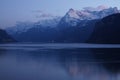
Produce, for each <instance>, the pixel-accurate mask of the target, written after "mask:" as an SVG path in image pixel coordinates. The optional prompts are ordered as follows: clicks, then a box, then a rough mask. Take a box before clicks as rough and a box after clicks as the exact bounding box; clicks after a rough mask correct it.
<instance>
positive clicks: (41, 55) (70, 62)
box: [0, 44, 120, 80]
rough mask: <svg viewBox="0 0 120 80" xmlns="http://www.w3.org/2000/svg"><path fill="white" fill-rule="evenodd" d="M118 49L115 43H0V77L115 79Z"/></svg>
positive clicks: (6, 79) (21, 79) (10, 79)
mask: <svg viewBox="0 0 120 80" xmlns="http://www.w3.org/2000/svg"><path fill="white" fill-rule="evenodd" d="M112 47H113V48H112ZM119 48H120V45H119V44H118V45H102V44H100V45H98V44H0V80H119V79H120V75H119V74H120V73H119V58H118V57H117V56H119V55H120V54H119V53H120V49H119Z"/></svg>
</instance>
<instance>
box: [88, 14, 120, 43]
mask: <svg viewBox="0 0 120 80" xmlns="http://www.w3.org/2000/svg"><path fill="white" fill-rule="evenodd" d="M88 42H90V43H106V44H107V43H110V44H114V43H115V44H117V43H120V13H117V14H113V15H110V16H107V17H105V18H103V19H101V20H100V21H98V22H97V23H96V24H95V29H94V31H93V33H92V35H91V37H90V39H89V40H88Z"/></svg>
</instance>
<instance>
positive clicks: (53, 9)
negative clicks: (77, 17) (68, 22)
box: [0, 0, 120, 28]
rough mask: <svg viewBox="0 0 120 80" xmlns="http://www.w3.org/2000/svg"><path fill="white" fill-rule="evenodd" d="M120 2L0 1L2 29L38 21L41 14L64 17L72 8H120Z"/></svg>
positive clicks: (90, 0) (99, 0) (62, 0)
mask: <svg viewBox="0 0 120 80" xmlns="http://www.w3.org/2000/svg"><path fill="white" fill-rule="evenodd" d="M119 4H120V0H0V27H2V28H4V27H9V26H12V25H14V24H15V23H16V22H17V21H36V20H38V19H37V18H36V15H39V14H40V12H43V13H47V14H48V13H50V14H53V15H64V14H65V13H66V12H67V11H68V10H69V9H70V8H73V9H76V10H80V9H82V8H83V7H97V6H99V5H106V6H111V7H118V8H120V5H119Z"/></svg>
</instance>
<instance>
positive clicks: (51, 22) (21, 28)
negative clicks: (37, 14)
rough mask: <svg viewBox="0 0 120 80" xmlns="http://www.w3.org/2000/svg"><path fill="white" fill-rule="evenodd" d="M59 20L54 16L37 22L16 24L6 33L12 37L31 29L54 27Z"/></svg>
mask: <svg viewBox="0 0 120 80" xmlns="http://www.w3.org/2000/svg"><path fill="white" fill-rule="evenodd" d="M60 19H61V17H56V16H55V17H53V18H46V19H40V20H39V21H37V22H18V23H16V25H15V26H13V27H9V28H7V29H6V31H7V32H8V33H9V34H11V35H14V34H20V33H23V32H26V31H27V30H29V29H31V28H33V27H56V26H57V25H58V23H59V21H60Z"/></svg>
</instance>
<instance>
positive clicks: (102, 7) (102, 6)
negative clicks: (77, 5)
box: [83, 5, 108, 11]
mask: <svg viewBox="0 0 120 80" xmlns="http://www.w3.org/2000/svg"><path fill="white" fill-rule="evenodd" d="M107 8H108V7H107V6H105V5H100V6H98V7H96V8H93V7H84V8H83V9H84V10H87V11H101V10H103V9H107Z"/></svg>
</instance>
